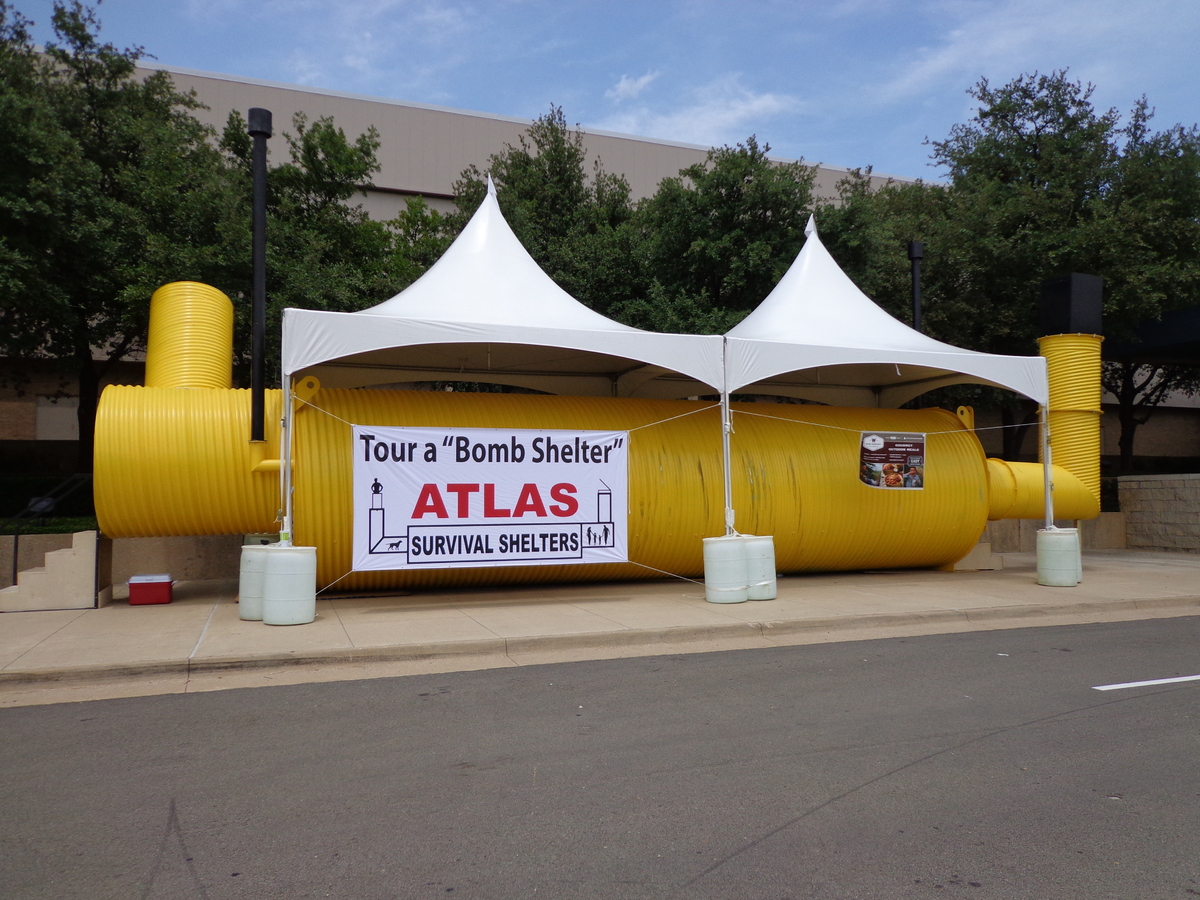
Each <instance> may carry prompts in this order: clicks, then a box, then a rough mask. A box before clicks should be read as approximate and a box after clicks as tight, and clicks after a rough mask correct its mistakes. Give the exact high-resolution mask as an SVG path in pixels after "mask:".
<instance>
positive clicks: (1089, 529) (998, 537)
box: [985, 512, 1132, 553]
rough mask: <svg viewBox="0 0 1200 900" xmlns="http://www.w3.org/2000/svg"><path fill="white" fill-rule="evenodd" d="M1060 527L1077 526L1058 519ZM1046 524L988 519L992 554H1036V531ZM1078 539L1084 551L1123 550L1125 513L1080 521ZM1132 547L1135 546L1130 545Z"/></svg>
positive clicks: (1033, 520)
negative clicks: (991, 520) (990, 520)
mask: <svg viewBox="0 0 1200 900" xmlns="http://www.w3.org/2000/svg"><path fill="white" fill-rule="evenodd" d="M1054 524H1055V525H1057V526H1058V527H1059V528H1074V527H1075V523H1074V522H1072V521H1067V520H1059V521H1056V522H1055V523H1054ZM1045 526H1046V523H1045V520H1043V519H1001V520H1000V521H998V522H988V527H987V531H986V532H985V534H986V539H987V540H989V541H991V544H992V552H993V553H1033V552H1034V551H1035V550H1036V549H1037V533H1038V529H1039V528H1044V527H1045ZM1079 542H1080V544H1081V545H1082V546H1083V549H1084V550H1124V549H1126V546H1127V544H1126V540H1125V513H1123V512H1106V513H1100V515H1099V517H1098V518H1095V519H1084V520H1083V521H1082V522H1080V523H1079ZM1128 546H1132V545H1128Z"/></svg>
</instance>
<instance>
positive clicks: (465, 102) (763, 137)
mask: <svg viewBox="0 0 1200 900" xmlns="http://www.w3.org/2000/svg"><path fill="white" fill-rule="evenodd" d="M11 2H12V3H13V5H14V6H15V7H16V9H17V10H19V11H20V12H22V13H23V14H24V15H25V16H26V17H28V18H31V19H34V20H35V21H36V22H37V23H38V27H37V28H36V29H35V34H36V36H37V38H38V39H39V40H41V41H45V40H47V39H49V37H50V31H49V29H48V27H47V26H48V24H49V19H50V8H51V5H52V4H51V0H11ZM99 15H100V19H101V22H102V25H103V31H102V34H101V36H102V38H103V39H105V40H108V41H110V42H112V43H114V44H117V45H118V46H122V47H124V46H130V45H135V44H136V45H141V46H143V47H144V48H145V50H146V52H147V53H149V54H152V55H153V56H155V57H156V58H157V59H158V61H160V62H162V63H165V64H168V65H172V66H180V67H184V68H190V69H200V70H204V71H209V72H223V73H228V74H233V75H241V76H248V77H254V78H263V79H267V80H271V81H280V82H289V83H298V84H305V85H311V86H314V87H320V88H328V89H332V90H339V91H348V92H352V93H359V94H368V95H373V96H381V97H391V98H395V99H399V100H408V101H416V102H420V103H432V104H438V105H442V106H449V107H454V108H460V109H472V110H480V111H484V112H490V113H496V114H500V115H506V116H519V117H524V118H530V119H532V118H534V117H536V116H538V115H541V114H542V113H544V112H546V111H547V110H548V109H549V108H550V105H551V104H557V105H560V106H562V107H563V110H564V112H565V114H566V116H567V119H568V121H570V122H572V123H576V122H578V123H580V124H582V125H583V126H584V127H590V128H597V129H604V130H609V131H618V132H623V133H629V134H640V135H648V136H652V137H657V138H661V139H664V140H673V141H682V142H686V143H692V144H701V145H704V146H714V145H722V144H732V143H736V142H738V141H740V140H744V139H745V138H746V137H747V136H748V135H750V134H754V135H756V136H757V137H758V139H759V141H760V142H766V143H769V144H770V145H771V148H772V152H773V153H774V154H776V155H778V156H783V157H789V158H803V159H805V160H806V161H808V162H824V163H827V164H830V165H837V166H847V167H857V166H867V165H871V166H874V168H875V170H876V171H877V172H881V173H885V174H891V175H897V176H901V177H924V178H936V177H938V174H939V173H938V172H937V170H935V169H933V168H931V167H929V165H928V162H929V149H930V148H929V147H928V146H925V145H924V142H925V139H926V138H930V139H933V140H939V139H942V138H944V137H945V136H946V135H947V133H948V132H949V129H950V127H951V126H952V125H953V124H954V123H956V122H962V121H965V120H966V119H967V118H969V117H970V115H971V100H970V98H969V97H968V96H967V94H966V91H967V89H968V88H969V87H970V86H971V85H973V84H974V83H976V82H977V81H978V80H979V78H980V77H986V78H988V79H989V80H990V81H991V82H992V83H993V84H1002V83H1004V82H1006V81H1008V80H1010V79H1011V78H1014V77H1016V76H1017V75H1020V74H1021V73H1024V72H1032V71H1035V70H1038V71H1042V72H1047V71H1050V70H1052V69H1061V68H1068V69H1069V70H1070V73H1071V75H1072V77H1074V78H1078V79H1081V80H1083V81H1090V82H1092V83H1094V84H1095V85H1096V93H1095V95H1094V101H1095V102H1096V105H1097V106H1099V107H1101V108H1105V109H1107V108H1108V107H1110V106H1115V107H1117V108H1118V109H1120V110H1121V111H1123V112H1127V111H1128V110H1129V109H1130V108H1131V107H1132V105H1133V103H1134V102H1135V101H1136V100H1137V98H1138V97H1140V96H1141V95H1143V94H1145V95H1146V96H1147V97H1148V99H1149V101H1150V103H1151V105H1152V106H1154V107H1155V108H1156V109H1157V116H1156V118H1155V124H1156V125H1157V126H1158V127H1160V128H1162V127H1166V126H1168V125H1172V124H1175V123H1177V122H1182V123H1184V124H1186V125H1191V124H1193V123H1196V122H1197V121H1200V65H1198V62H1200V49H1198V48H1200V3H1198V2H1196V0H1137V2H1131V0H911V2H891V0H824V2H812V0H792V2H783V0H741V2H738V3H732V2H715V0H678V2H653V0H643V2H623V0H609V2H568V0H558V2H553V0H496V2H470V0H106V2H104V3H102V4H101V6H100V7H99Z"/></svg>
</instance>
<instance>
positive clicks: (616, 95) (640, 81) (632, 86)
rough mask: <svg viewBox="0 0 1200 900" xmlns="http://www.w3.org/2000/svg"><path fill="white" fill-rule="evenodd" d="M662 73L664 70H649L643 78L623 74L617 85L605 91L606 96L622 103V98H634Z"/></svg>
mask: <svg viewBox="0 0 1200 900" xmlns="http://www.w3.org/2000/svg"><path fill="white" fill-rule="evenodd" d="M661 74H662V72H660V71H658V70H655V71H653V72H647V73H646V74H645V75H643V76H642V77H641V78H630V77H629V76H628V75H622V76H621V80H620V81H618V82H617V83H616V85H615V86H613V87H611V88H609V89H608V90H607V91H605V92H604V96H605V97H606V98H607V99H609V100H613V101H615V102H617V103H620V102H621V101H622V100H632V99H633V98H634V97H636V96H638V95H639V94H640V93H641V92H642V91H644V90H645V89H646V88H647V87H649V86H650V82H652V81H653V80H654V79H655V78H657V77H658V76H659V75H661Z"/></svg>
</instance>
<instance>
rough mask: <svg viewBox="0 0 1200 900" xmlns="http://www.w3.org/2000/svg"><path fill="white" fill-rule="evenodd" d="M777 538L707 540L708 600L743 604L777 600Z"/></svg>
mask: <svg viewBox="0 0 1200 900" xmlns="http://www.w3.org/2000/svg"><path fill="white" fill-rule="evenodd" d="M775 587H776V586H775V539H774V538H773V537H772V536H771V535H761V534H727V535H724V536H723V537H712V538H705V539H704V599H705V600H707V601H708V602H709V603H742V602H743V601H745V600H774V599H775Z"/></svg>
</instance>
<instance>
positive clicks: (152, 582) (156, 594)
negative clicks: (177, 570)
mask: <svg viewBox="0 0 1200 900" xmlns="http://www.w3.org/2000/svg"><path fill="white" fill-rule="evenodd" d="M173 583H174V582H172V581H171V576H170V575H134V576H133V577H132V578H130V579H129V605H130V606H148V605H149V604H151V603H170V602H171V585H172V584H173Z"/></svg>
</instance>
